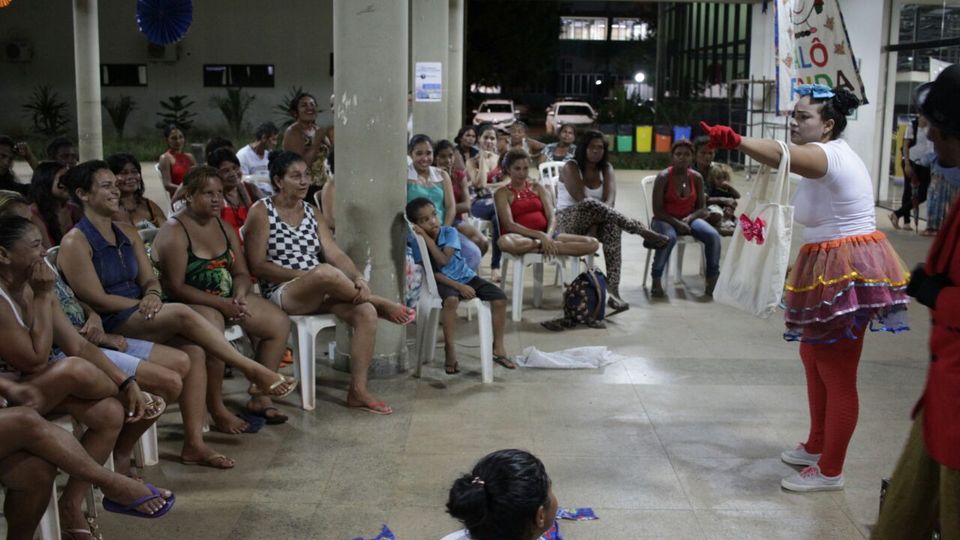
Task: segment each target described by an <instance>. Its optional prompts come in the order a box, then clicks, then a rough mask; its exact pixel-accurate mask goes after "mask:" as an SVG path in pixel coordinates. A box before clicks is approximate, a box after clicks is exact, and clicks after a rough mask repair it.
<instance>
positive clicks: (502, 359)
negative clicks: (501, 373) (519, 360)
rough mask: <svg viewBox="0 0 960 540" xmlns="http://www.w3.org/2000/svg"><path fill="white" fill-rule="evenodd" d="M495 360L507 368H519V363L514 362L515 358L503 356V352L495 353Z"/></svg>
mask: <svg viewBox="0 0 960 540" xmlns="http://www.w3.org/2000/svg"><path fill="white" fill-rule="evenodd" d="M493 361H494V362H496V363H498V364H500V365H501V366H503V367H505V368H507V369H517V365H516V364H514V363H513V360H510V357H508V356H503V355H502V354H495V355H493Z"/></svg>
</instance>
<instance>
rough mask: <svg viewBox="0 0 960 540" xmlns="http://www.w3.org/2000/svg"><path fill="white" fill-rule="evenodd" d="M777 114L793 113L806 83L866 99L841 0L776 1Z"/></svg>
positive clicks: (861, 99) (864, 101) (862, 99)
mask: <svg viewBox="0 0 960 540" xmlns="http://www.w3.org/2000/svg"><path fill="white" fill-rule="evenodd" d="M774 5H775V6H776V8H775V10H776V14H775V21H776V30H775V32H774V39H775V40H776V42H775V47H776V59H777V113H778V114H788V113H789V112H790V111H792V110H793V106H794V104H796V102H797V99H798V98H799V96H797V94H796V88H797V87H798V86H800V85H802V84H823V85H826V86H829V87H830V88H834V87H838V86H839V87H841V88H845V89H847V90H849V91H851V92H853V93H854V94H855V95H856V96H857V97H858V98H859V99H860V102H861V103H866V102H867V100H866V97H865V94H864V89H863V81H862V80H861V79H860V71H859V69H858V68H859V66H858V64H857V61H856V58H855V57H854V55H853V47H852V46H851V44H850V36H849V34H847V27H846V24H845V23H844V21H843V14H842V13H841V12H840V5H839V3H838V1H837V0H776V1H775V3H774Z"/></svg>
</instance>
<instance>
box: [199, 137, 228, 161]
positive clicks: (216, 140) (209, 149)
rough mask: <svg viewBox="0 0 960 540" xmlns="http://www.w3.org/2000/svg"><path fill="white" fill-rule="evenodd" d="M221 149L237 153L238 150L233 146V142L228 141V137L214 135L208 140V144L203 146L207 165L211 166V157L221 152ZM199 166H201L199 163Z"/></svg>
mask: <svg viewBox="0 0 960 540" xmlns="http://www.w3.org/2000/svg"><path fill="white" fill-rule="evenodd" d="M221 148H226V149H227V150H229V151H231V152H233V153H234V154H235V153H236V152H237V149H236V148H234V146H233V141H231V140H230V139H227V138H226V137H221V136H219V135H214V136H213V137H210V138H209V139H207V144H205V145H203V159H204V160H206V162H207V164H208V165H209V164H210V156H212V155H213V153H214V152H216V151H217V150H220V149H221ZM197 165H200V164H199V163H198V164H197Z"/></svg>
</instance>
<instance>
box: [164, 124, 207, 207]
mask: <svg viewBox="0 0 960 540" xmlns="http://www.w3.org/2000/svg"><path fill="white" fill-rule="evenodd" d="M163 140H164V142H165V143H166V144H167V150H166V151H165V152H164V153H163V154H161V155H160V158H159V159H158V160H157V168H158V169H159V170H160V179H161V180H162V181H163V188H164V189H166V190H167V194H168V195H170V198H173V195H174V194H175V193H176V192H177V187H178V186H179V185H180V184H181V183H183V175H185V174H187V171H189V170H190V169H191V168H192V167H194V166H196V165H197V160H195V159H193V156H192V155H190V153H188V152H184V151H183V149H184V146H185V145H186V138H185V137H184V136H183V131H181V130H180V128H179V127H177V126H176V125H174V124H170V125H168V126H167V127H165V128H163Z"/></svg>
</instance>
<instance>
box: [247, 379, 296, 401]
mask: <svg viewBox="0 0 960 540" xmlns="http://www.w3.org/2000/svg"><path fill="white" fill-rule="evenodd" d="M297 383H298V381H297V380H296V379H294V378H293V377H285V376H283V375H277V380H276V381H274V383H273V384H271V385H270V388H267V391H266V392H264V391H263V390H261V389H260V388H258V387H257V385H256V384H251V385H250V390H249V391H248V392H247V393H248V394H250V395H251V396H267V397H271V398H277V399H281V398H285V397H287V396H289V395H290V394H292V393H293V391H294V390H296V389H297ZM284 384H287V385H289V386H288V387H287V389H286V391H284V392H282V393H279V394H274V393H273V391H274V390H276V389H277V388H280V387H281V386H283V385H284Z"/></svg>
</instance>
